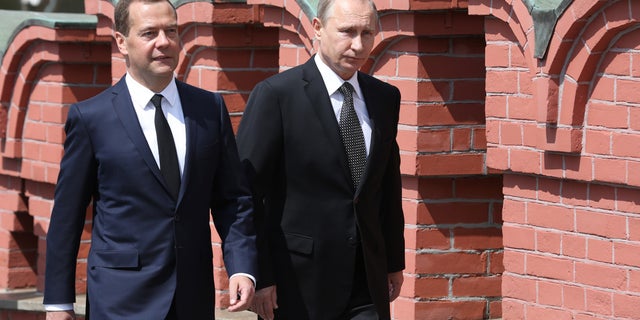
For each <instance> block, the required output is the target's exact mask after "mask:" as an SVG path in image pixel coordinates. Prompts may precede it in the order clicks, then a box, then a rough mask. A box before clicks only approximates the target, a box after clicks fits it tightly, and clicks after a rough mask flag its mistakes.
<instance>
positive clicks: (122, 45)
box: [116, 31, 129, 56]
mask: <svg viewBox="0 0 640 320" xmlns="http://www.w3.org/2000/svg"><path fill="white" fill-rule="evenodd" d="M126 40H127V38H126V37H125V36H124V35H123V34H122V33H120V32H117V31H116V44H117V45H118V50H120V53H122V55H125V56H126V55H128V53H129V51H128V50H127V41H126Z"/></svg>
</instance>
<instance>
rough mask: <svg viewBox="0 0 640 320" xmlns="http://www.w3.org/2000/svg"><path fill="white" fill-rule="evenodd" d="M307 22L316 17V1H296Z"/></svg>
mask: <svg viewBox="0 0 640 320" xmlns="http://www.w3.org/2000/svg"><path fill="white" fill-rule="evenodd" d="M296 2H297V3H298V5H299V6H300V8H302V11H303V12H304V14H305V15H306V16H307V18H309V21H311V20H313V18H315V17H316V14H317V12H316V11H317V10H318V0H296Z"/></svg>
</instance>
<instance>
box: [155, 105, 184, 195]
mask: <svg viewBox="0 0 640 320" xmlns="http://www.w3.org/2000/svg"><path fill="white" fill-rule="evenodd" d="M151 103H153V105H154V106H155V107H156V114H155V117H154V122H155V125H156V136H157V137H158V154H159V156H160V172H162V176H163V177H164V181H165V182H166V183H167V186H168V187H169V191H171V195H173V198H174V199H178V192H179V191H180V165H179V164H178V153H177V152H176V144H175V142H174V141H173V134H171V128H170V127H169V123H168V122H167V119H166V118H165V117H164V114H163V113H162V95H160V94H156V95H154V96H153V98H151Z"/></svg>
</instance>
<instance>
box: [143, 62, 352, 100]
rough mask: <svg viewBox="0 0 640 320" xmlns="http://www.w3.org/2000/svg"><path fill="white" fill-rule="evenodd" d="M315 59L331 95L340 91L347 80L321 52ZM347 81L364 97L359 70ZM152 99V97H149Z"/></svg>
mask: <svg viewBox="0 0 640 320" xmlns="http://www.w3.org/2000/svg"><path fill="white" fill-rule="evenodd" d="M313 61H314V62H315V63H316V66H318V70H319V71H320V75H321V76H322V80H324V86H325V87H326V88H327V92H328V93H329V95H332V94H334V93H336V91H338V89H339V88H340V86H342V84H343V83H344V82H345V80H343V79H342V78H340V76H339V75H338V74H337V73H335V72H334V71H333V70H331V68H329V66H328V65H327V64H326V63H324V61H322V59H321V58H320V55H319V54H316V55H315V57H314V58H313ZM347 82H349V83H351V85H352V86H353V88H354V89H355V90H354V91H355V94H356V97H357V98H359V99H361V100H364V99H362V91H361V90H360V84H359V83H358V72H356V73H354V74H353V76H351V78H349V80H347ZM149 99H151V98H149Z"/></svg>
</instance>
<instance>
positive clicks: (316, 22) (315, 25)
mask: <svg viewBox="0 0 640 320" xmlns="http://www.w3.org/2000/svg"><path fill="white" fill-rule="evenodd" d="M311 25H312V26H313V31H314V33H315V36H316V37H315V38H316V40H318V39H320V31H321V30H322V22H321V21H320V19H318V17H315V18H313V21H311Z"/></svg>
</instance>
